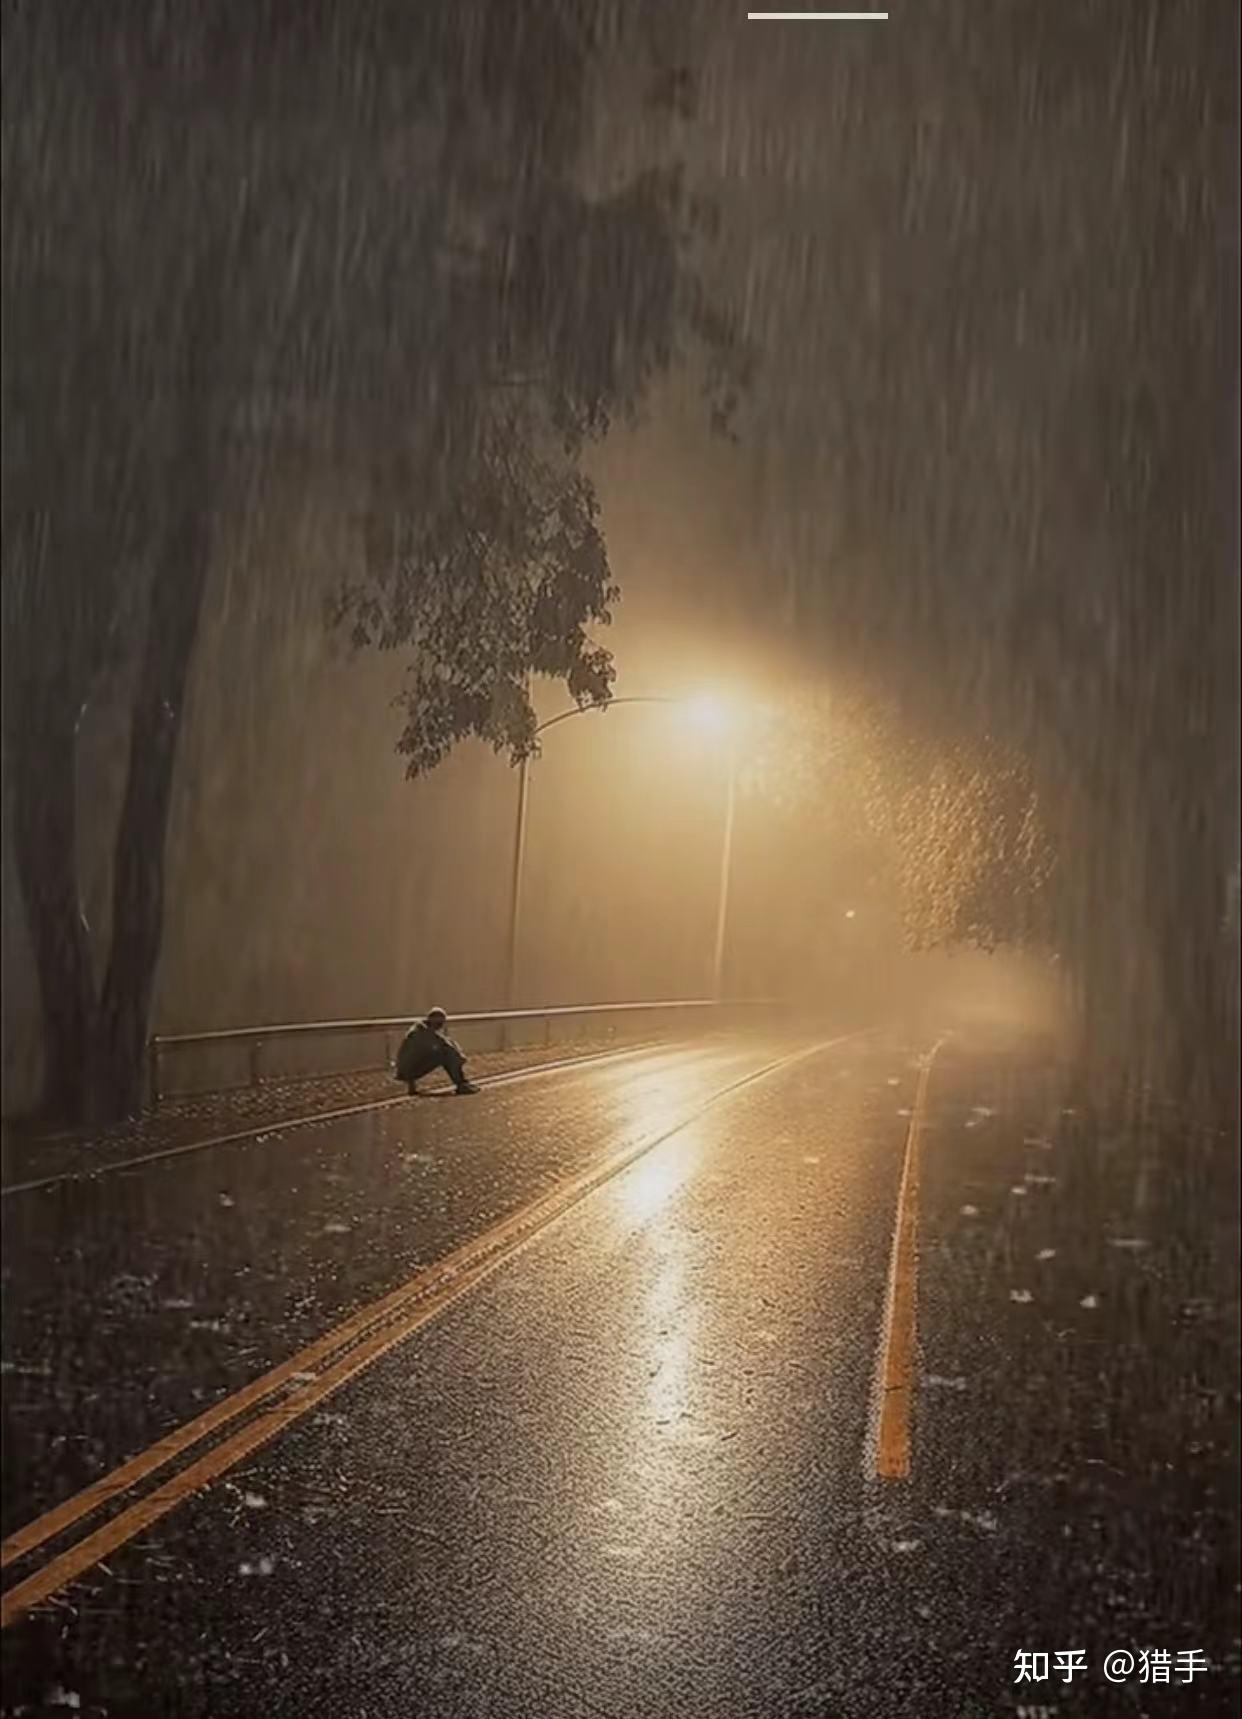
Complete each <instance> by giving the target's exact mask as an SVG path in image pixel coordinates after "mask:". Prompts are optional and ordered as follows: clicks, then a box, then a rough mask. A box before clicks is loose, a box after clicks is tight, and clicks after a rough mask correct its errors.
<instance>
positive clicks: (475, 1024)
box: [147, 997, 770, 1105]
mask: <svg viewBox="0 0 1242 1719" xmlns="http://www.w3.org/2000/svg"><path fill="white" fill-rule="evenodd" d="M763 1006H770V999H766V998H755V999H753V1000H745V1001H742V1000H734V999H729V1000H726V1001H722V1000H718V999H715V998H699V997H695V998H677V999H673V1000H665V1001H660V1002H655V1003H572V1004H558V1005H557V1006H555V1007H553V1008H548V1009H487V1010H482V1011H474V1012H470V1013H463V1014H460V1015H458V1014H455V1015H452V1016H451V1017H450V1019H451V1024H452V1029H453V1032H454V1035H455V1036H456V1037H457V1038H458V1039H459V1040H460V1041H462V1044H463V1048H464V1049H465V1050H467V1051H470V1050H476V1051H477V1050H481V1049H485V1048H490V1047H488V1046H487V1044H486V1042H485V1041H486V1039H487V1037H488V1034H487V1033H486V1032H485V1031H484V1030H483V1029H486V1028H490V1027H499V1028H500V1029H501V1033H500V1036H501V1040H502V1043H504V1042H514V1041H515V1039H516V1037H517V1034H516V1033H515V1029H518V1030H521V1029H523V1028H525V1027H527V1026H530V1025H538V1024H540V1023H542V1026H543V1029H544V1030H543V1035H542V1041H543V1043H544V1044H549V1043H551V1040H552V1029H553V1024H554V1023H557V1022H559V1023H561V1024H567V1023H568V1022H569V1021H571V1020H583V1021H587V1022H592V1023H593V1022H596V1021H602V1020H604V1019H606V1018H607V1017H610V1016H620V1017H622V1018H624V1019H629V1018H632V1017H633V1016H635V1015H638V1014H647V1015H651V1016H659V1015H663V1014H665V1013H669V1014H673V1015H676V1014H677V1012H678V1011H684V1010H694V1009H701V1010H716V1011H718V1012H720V1013H721V1014H731V1013H732V1012H733V1011H735V1010H746V1009H752V1008H758V1007H763ZM410 1022H411V1017H410V1016H408V1015H389V1016H380V1017H377V1018H374V1019H368V1020H344V1021H287V1022H279V1023H274V1024H272V1025H270V1026H257V1027H222V1028H216V1029H213V1030H212V1031H209V1032H201V1033H157V1034H156V1035H155V1037H153V1038H152V1039H151V1040H150V1041H149V1043H148V1046H147V1090H148V1098H149V1101H150V1102H151V1104H153V1105H154V1104H157V1103H158V1102H159V1100H160V1098H161V1096H163V1095H164V1094H165V1092H166V1091H167V1090H168V1089H167V1086H166V1082H165V1078H164V1077H165V1073H166V1070H167V1067H168V1063H169V1060H170V1058H172V1057H174V1056H176V1055H178V1054H180V1053H185V1052H188V1051H191V1050H198V1051H200V1052H206V1053H208V1060H209V1061H210V1062H211V1063H212V1064H213V1065H214V1066H215V1068H216V1069H217V1075H216V1077H215V1078H216V1084H214V1085H208V1086H196V1087H189V1088H185V1087H179V1088H177V1090H178V1091H179V1092H181V1093H186V1092H220V1091H225V1090H228V1089H230V1088H232V1087H238V1086H259V1085H261V1084H262V1082H263V1081H264V1080H270V1079H281V1078H298V1077H299V1076H305V1077H310V1076H313V1075H314V1074H325V1073H327V1074H356V1073H364V1072H367V1071H369V1070H372V1069H382V1068H389V1067H391V1066H392V1064H393V1063H394V1061H395V1059H396V1049H397V1044H398V1043H399V1037H398V1035H404V1033H405V1032H406V1031H407V1030H408V1028H409V1026H410ZM374 1036H381V1037H382V1044H383V1054H382V1057H381V1058H380V1059H379V1060H372V1061H369V1062H361V1063H359V1062H350V1063H346V1064H334V1066H333V1067H331V1068H328V1069H325V1068H323V1067H317V1068H305V1067H303V1068H292V1069H286V1070H277V1069H274V1068H273V1067H272V1065H271V1060H270V1058H269V1057H268V1056H267V1055H265V1053H266V1052H267V1051H268V1050H269V1047H270V1046H272V1045H273V1044H276V1043H279V1042H288V1041H292V1042H293V1043H295V1044H296V1043H299V1042H301V1043H305V1042H306V1041H308V1040H309V1041H318V1040H324V1039H331V1038H337V1039H343V1040H347V1041H348V1040H351V1039H358V1038H360V1037H361V1038H369V1037H374ZM472 1041H473V1042H472ZM528 1042H538V1041H537V1040H535V1041H528ZM238 1052H241V1053H242V1057H243V1065H242V1066H243V1067H244V1070H245V1073H244V1077H243V1078H242V1079H229V1078H224V1079H221V1078H220V1076H221V1075H225V1076H227V1075H228V1073H229V1071H230V1069H231V1070H233V1071H234V1072H235V1071H236V1069H237V1053H238ZM221 1053H222V1054H221Z"/></svg>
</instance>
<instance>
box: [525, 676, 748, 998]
mask: <svg viewBox="0 0 1242 1719" xmlns="http://www.w3.org/2000/svg"><path fill="white" fill-rule="evenodd" d="M684 702H685V701H684V700H682V699H679V698H667V697H663V698H658V697H645V698H644V697H633V698H614V699H610V700H609V702H608V703H607V704H605V705H593V704H585V705H575V706H574V708H573V709H572V710H562V711H561V712H560V714H559V715H558V716H550V717H549V718H548V720H547V721H546V722H541V723H540V724H539V726H538V727H537V728H536V730H535V735H536V738H537V737H538V736H539V735H540V734H542V733H543V732H544V730H545V729H547V728H555V727H556V725H557V723H558V722H568V721H569V720H570V718H571V717H574V716H586V715H587V714H588V712H590V711H592V710H611V709H612V708H613V707H614V706H615V705H619V704H682V703H684ZM530 762H531V761H530V756H529V755H527V756H526V757H525V758H523V759H522V762H521V764H520V765H519V766H518V799H517V822H516V824H515V826H514V831H513V872H512V878H511V882H510V888H509V945H508V950H507V956H506V972H505V997H506V999H507V1001H506V1007H508V1008H510V1009H512V1008H513V1007H514V1006H515V999H516V994H517V956H518V936H519V932H520V926H521V908H522V873H523V870H524V867H525V864H526V824H527V816H528V812H529V807H530ZM735 783H736V769H735V757H734V753H733V750H732V747H730V752H729V784H728V795H727V799H726V803H725V824H724V841H723V844H722V847H721V854H720V896H719V901H718V904H717V910H716V942H715V948H714V951H713V966H712V973H713V984H714V987H715V990H714V995H715V996H716V997H717V998H719V996H720V987H721V977H722V974H723V971H724V947H725V926H726V922H727V918H728V911H729V874H730V871H731V868H732V863H733V812H734V802H735V798H736V793H735Z"/></svg>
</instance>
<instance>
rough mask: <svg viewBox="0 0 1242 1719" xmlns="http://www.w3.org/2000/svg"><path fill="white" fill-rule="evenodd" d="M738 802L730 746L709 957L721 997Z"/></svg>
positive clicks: (714, 992)
mask: <svg viewBox="0 0 1242 1719" xmlns="http://www.w3.org/2000/svg"><path fill="white" fill-rule="evenodd" d="M736 802H737V755H736V753H735V752H734V750H733V746H732V744H730V746H729V779H728V787H727V788H726V790H725V821H724V840H723V841H722V842H721V844H720V894H719V898H718V900H717V903H716V949H715V957H714V959H713V961H712V996H713V997H715V999H716V1001H717V1002H719V1001H720V997H721V993H722V991H723V989H724V952H725V924H726V922H727V920H728V917H729V877H730V874H731V872H732V870H733V809H734V806H735V804H736Z"/></svg>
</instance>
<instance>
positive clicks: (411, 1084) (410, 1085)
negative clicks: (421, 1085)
mask: <svg viewBox="0 0 1242 1719" xmlns="http://www.w3.org/2000/svg"><path fill="white" fill-rule="evenodd" d="M405 1095H406V1097H407V1098H417V1097H418V1096H419V1091H418V1082H417V1081H414V1080H407V1081H406V1083H405Z"/></svg>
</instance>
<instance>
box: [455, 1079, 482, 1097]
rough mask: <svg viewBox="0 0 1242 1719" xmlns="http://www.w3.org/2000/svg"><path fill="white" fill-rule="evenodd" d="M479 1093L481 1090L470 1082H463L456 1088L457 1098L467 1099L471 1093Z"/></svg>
mask: <svg viewBox="0 0 1242 1719" xmlns="http://www.w3.org/2000/svg"><path fill="white" fill-rule="evenodd" d="M481 1091H482V1088H481V1087H478V1086H476V1085H475V1084H474V1082H473V1081H472V1080H463V1081H462V1083H461V1085H460V1086H459V1087H458V1088H457V1096H458V1098H469V1096H470V1094H471V1093H472V1092H481Z"/></svg>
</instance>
